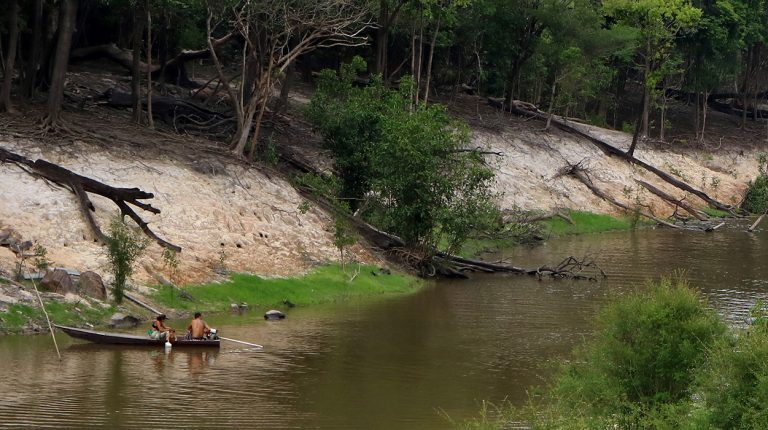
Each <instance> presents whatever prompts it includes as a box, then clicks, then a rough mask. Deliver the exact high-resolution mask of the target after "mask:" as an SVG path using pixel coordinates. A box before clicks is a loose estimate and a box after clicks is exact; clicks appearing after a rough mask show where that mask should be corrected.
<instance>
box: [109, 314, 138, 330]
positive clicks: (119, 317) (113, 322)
mask: <svg viewBox="0 0 768 430" xmlns="http://www.w3.org/2000/svg"><path fill="white" fill-rule="evenodd" d="M139 322H141V320H140V319H138V318H136V317H135V316H133V315H126V314H124V313H121V312H117V313H115V314H114V315H112V317H111V318H110V319H109V326H110V327H113V328H133V327H136V326H138V325H139Z"/></svg>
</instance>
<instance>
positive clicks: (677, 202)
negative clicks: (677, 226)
mask: <svg viewBox="0 0 768 430" xmlns="http://www.w3.org/2000/svg"><path fill="white" fill-rule="evenodd" d="M635 182H637V183H638V184H640V185H641V186H642V187H643V188H645V189H646V190H648V191H650V192H651V193H653V194H655V195H656V196H658V197H660V198H661V199H662V200H665V201H667V202H669V203H671V204H672V205H674V206H675V207H680V208H683V209H684V210H685V211H686V212H688V213H689V214H691V215H693V217H695V218H696V219H698V220H699V221H706V220H707V219H709V217H707V216H706V215H704V214H702V213H701V212H700V211H698V210H696V208H694V207H693V206H691V205H690V204H688V203H687V202H685V201H683V200H682V199H676V198H674V197H673V196H671V195H669V194H667V193H665V192H664V191H662V190H660V189H658V188H656V187H654V186H653V185H651V184H649V183H647V182H645V181H641V180H639V179H635Z"/></svg>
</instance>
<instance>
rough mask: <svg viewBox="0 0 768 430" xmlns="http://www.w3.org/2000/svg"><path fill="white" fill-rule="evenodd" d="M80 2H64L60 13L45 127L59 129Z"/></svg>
mask: <svg viewBox="0 0 768 430" xmlns="http://www.w3.org/2000/svg"><path fill="white" fill-rule="evenodd" d="M77 3H78V0H62V3H61V6H60V7H61V8H63V9H62V11H61V12H60V13H59V19H60V20H59V40H58V42H57V43H56V55H55V58H54V62H53V73H52V76H51V88H50V90H49V91H48V113H47V116H46V118H45V121H44V126H45V127H52V128H55V127H58V126H59V122H60V118H61V105H62V103H63V102H64V84H65V79H66V77H67V66H68V63H69V51H70V48H71V46H72V33H73V32H74V31H75V18H76V17H77Z"/></svg>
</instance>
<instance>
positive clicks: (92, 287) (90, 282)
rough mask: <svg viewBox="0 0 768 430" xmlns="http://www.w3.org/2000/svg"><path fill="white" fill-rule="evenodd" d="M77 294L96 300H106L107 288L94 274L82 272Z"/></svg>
mask: <svg viewBox="0 0 768 430" xmlns="http://www.w3.org/2000/svg"><path fill="white" fill-rule="evenodd" d="M78 290H79V293H80V294H81V295H84V296H88V297H93V298H94V299H98V300H106V299H107V288H106V287H105V286H104V281H103V280H102V279H101V276H99V274H98V273H96V272H91V271H88V272H83V273H82V274H81V275H80V284H79V288H78Z"/></svg>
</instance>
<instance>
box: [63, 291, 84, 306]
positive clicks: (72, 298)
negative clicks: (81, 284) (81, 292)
mask: <svg viewBox="0 0 768 430" xmlns="http://www.w3.org/2000/svg"><path fill="white" fill-rule="evenodd" d="M64 302H65V303H71V304H78V303H81V302H82V303H85V304H86V305H87V304H88V302H86V301H85V300H83V298H82V297H80V296H78V295H77V294H75V293H67V294H64Z"/></svg>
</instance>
